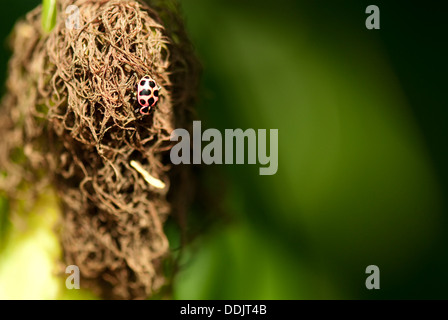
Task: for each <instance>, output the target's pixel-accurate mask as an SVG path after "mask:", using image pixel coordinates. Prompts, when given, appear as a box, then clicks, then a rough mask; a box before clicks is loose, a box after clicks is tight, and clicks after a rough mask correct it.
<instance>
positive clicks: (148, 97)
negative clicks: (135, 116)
mask: <svg viewBox="0 0 448 320" xmlns="http://www.w3.org/2000/svg"><path fill="white" fill-rule="evenodd" d="M137 100H138V103H139V104H140V105H141V106H142V107H141V108H140V113H141V114H148V113H149V110H151V107H155V106H156V104H157V101H159V86H158V85H157V83H156V82H155V81H154V79H152V78H151V77H150V76H144V77H143V78H141V79H140V82H139V83H138V88H137Z"/></svg>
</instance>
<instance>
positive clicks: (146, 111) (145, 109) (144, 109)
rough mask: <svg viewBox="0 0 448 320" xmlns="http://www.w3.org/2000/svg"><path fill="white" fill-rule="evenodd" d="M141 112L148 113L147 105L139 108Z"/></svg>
mask: <svg viewBox="0 0 448 320" xmlns="http://www.w3.org/2000/svg"><path fill="white" fill-rule="evenodd" d="M140 113H141V114H148V113H149V107H143V108H141V109H140Z"/></svg>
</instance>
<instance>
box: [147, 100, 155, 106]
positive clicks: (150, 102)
mask: <svg viewBox="0 0 448 320" xmlns="http://www.w3.org/2000/svg"><path fill="white" fill-rule="evenodd" d="M154 102H155V101H154V98H150V99H149V100H148V103H149V105H150V106H152V105H153V104H154Z"/></svg>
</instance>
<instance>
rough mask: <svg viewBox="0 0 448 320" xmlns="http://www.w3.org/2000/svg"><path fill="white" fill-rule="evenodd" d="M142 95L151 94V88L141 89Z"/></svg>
mask: <svg viewBox="0 0 448 320" xmlns="http://www.w3.org/2000/svg"><path fill="white" fill-rule="evenodd" d="M140 95H141V96H149V95H151V90H148V89H144V90H142V91H140Z"/></svg>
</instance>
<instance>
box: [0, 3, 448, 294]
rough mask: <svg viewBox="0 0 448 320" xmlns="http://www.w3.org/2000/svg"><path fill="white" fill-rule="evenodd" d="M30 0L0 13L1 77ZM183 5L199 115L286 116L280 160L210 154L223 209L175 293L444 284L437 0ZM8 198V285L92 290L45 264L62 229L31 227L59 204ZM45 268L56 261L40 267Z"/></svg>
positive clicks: (4, 229)
mask: <svg viewBox="0 0 448 320" xmlns="http://www.w3.org/2000/svg"><path fill="white" fill-rule="evenodd" d="M37 3H39V1H31V0H29V1H28V0H16V1H14V2H12V3H9V4H8V7H7V8H6V9H5V10H2V12H1V13H0V14H1V19H0V25H1V28H0V31H1V35H0V39H2V47H1V49H2V50H1V51H0V54H1V56H0V76H1V79H0V80H1V82H2V83H4V79H5V76H6V65H7V59H8V56H9V55H10V53H9V51H8V50H7V49H6V45H5V43H6V41H5V39H6V37H7V35H8V34H9V33H10V30H11V28H12V25H13V23H14V21H15V20H16V19H17V18H18V17H19V16H22V15H23V14H24V13H25V12H27V11H28V10H30V9H31V8H33V7H35V6H36V5H37ZM370 4H375V5H377V6H378V7H379V8H380V10H381V29H380V30H367V29H366V27H365V19H366V18H367V16H368V15H367V14H366V13H365V9H366V7H367V6H368V5H370ZM182 7H183V10H184V13H185V17H186V23H187V27H188V30H189V34H190V36H191V38H192V41H193V43H194V44H195V47H196V50H197V53H198V55H199V57H200V59H201V61H202V63H203V67H204V73H203V78H202V83H201V101H200V103H199V105H198V110H199V117H200V119H201V120H202V128H203V130H204V129H205V128H218V129H219V130H221V131H224V129H228V128H242V129H247V128H254V129H278V130H279V169H278V172H277V174H275V175H273V176H260V175H259V174H258V168H259V165H221V166H214V167H213V168H210V169H208V168H207V169H206V170H205V175H206V176H207V175H208V177H207V179H208V181H210V182H211V183H212V184H213V183H217V182H219V181H215V180H214V179H220V178H221V177H223V176H224V177H226V179H227V182H226V191H225V193H224V194H223V196H224V207H225V210H226V211H227V213H228V214H229V216H230V219H228V220H230V223H227V222H226V223H224V222H222V223H216V224H215V225H214V226H213V227H212V229H210V230H209V231H208V232H207V233H206V234H205V235H204V236H202V237H199V238H198V239H197V240H196V241H195V242H194V243H193V244H192V245H191V246H190V247H189V248H188V249H187V252H186V253H187V254H186V255H185V256H184V261H183V264H182V271H181V272H180V273H179V274H178V276H177V277H176V279H175V286H174V291H175V292H174V298H177V299H378V298H380V299H414V298H423V299H429V298H438V299H446V298H448V294H447V293H446V287H447V285H448V281H447V280H448V276H447V275H448V250H447V246H448V241H447V240H448V224H447V218H448V215H447V213H448V211H447V209H448V208H447V201H446V200H447V199H448V167H447V165H446V163H448V148H447V144H446V141H447V138H448V136H447V130H446V129H445V128H446V122H448V111H447V110H448V108H447V107H448V104H447V100H446V92H447V91H448V87H447V85H448V81H447V80H446V75H447V74H448V63H447V60H446V57H447V56H448V50H447V48H448V46H447V41H446V37H447V31H448V27H447V24H446V22H444V21H446V19H445V16H444V10H443V9H444V5H443V3H442V2H440V3H439V2H425V4H424V5H422V4H417V3H416V2H409V1H402V0H400V1H394V2H393V3H390V2H386V1H375V2H367V1H337V2H332V1H298V0H297V1H284V0H279V1H254V0H246V1H236V0H225V1H224V0H215V1H209V0H184V1H182ZM216 170H219V171H220V174H219V175H215V173H216V172H215V171H216ZM7 211H8V210H7V203H6V202H5V201H3V202H2V203H1V208H0V215H1V216H0V233H1V234H0V241H2V242H1V243H0V250H1V251H0V298H11V297H13V298H21V297H26V298H77V297H78V298H85V297H89V296H88V295H84V293H77V292H76V293H75V292H67V291H68V290H66V289H61V288H62V286H63V285H64V281H65V279H62V280H61V279H57V278H55V277H54V276H53V275H52V273H51V267H50V266H49V265H48V261H52V258H53V257H57V256H58V255H59V254H60V253H59V250H60V249H59V248H58V247H57V246H56V245H54V244H55V243H56V242H57V240H56V238H55V237H54V235H51V234H49V233H48V232H46V233H45V232H44V233H43V234H47V236H43V235H42V236H41V238H37V237H38V234H40V231H41V230H49V229H50V228H51V223H49V222H48V221H53V220H51V219H50V220H49V219H43V218H42V216H45V215H48V216H49V217H50V216H54V213H47V212H44V213H42V214H41V215H37V217H36V218H35V219H34V220H35V222H32V223H29V224H28V225H29V227H28V228H27V227H23V226H22V228H19V227H17V225H22V224H21V223H19V222H16V221H14V223H11V221H9V220H8V218H7V216H6V212H7ZM42 221H45V222H42ZM39 239H40V240H39ZM6 240H7V241H6ZM30 252H31V253H33V254H30ZM368 265H377V266H378V267H379V268H380V271H381V289H380V290H367V289H366V287H365V279H366V277H367V276H368V275H366V274H365V269H366V267H367V266H368ZM36 270H37V271H36ZM36 272H39V274H44V275H47V276H48V277H46V276H42V277H38V279H39V280H38V281H37V280H35V281H34V280H33V279H35V278H36V277H35V276H32V275H33V273H34V274H36ZM28 274H31V276H29V277H27V276H25V275H28ZM18 283H20V285H19V284H18ZM81 286H82V284H81ZM12 288H13V289H12Z"/></svg>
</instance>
